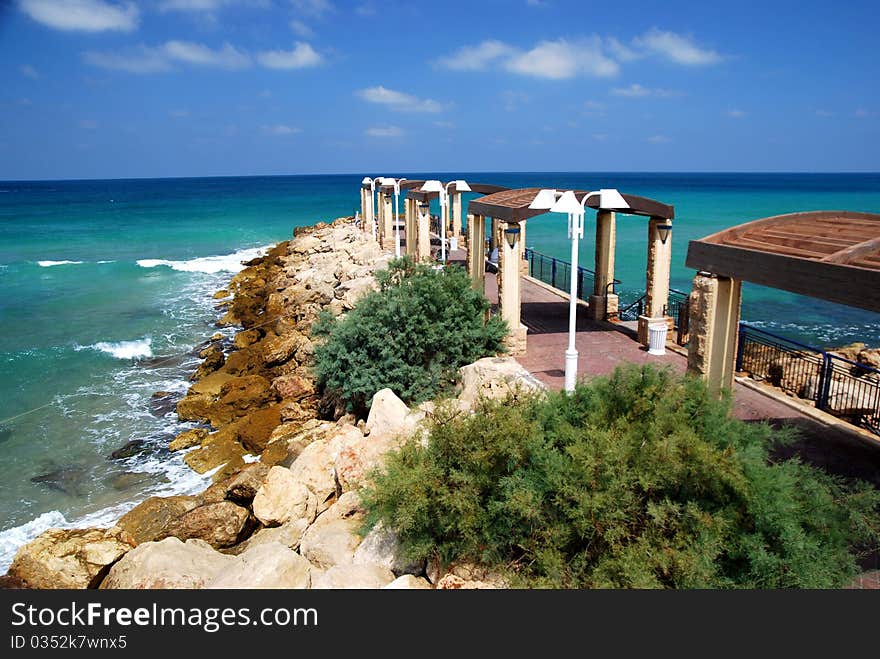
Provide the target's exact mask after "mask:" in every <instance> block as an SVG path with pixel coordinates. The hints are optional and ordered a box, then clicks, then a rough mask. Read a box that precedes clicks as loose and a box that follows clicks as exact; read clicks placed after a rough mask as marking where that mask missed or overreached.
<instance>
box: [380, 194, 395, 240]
mask: <svg viewBox="0 0 880 659" xmlns="http://www.w3.org/2000/svg"><path fill="white" fill-rule="evenodd" d="M394 220H395V218H394V195H391V197H386V196H385V195H384V194H383V195H382V249H394Z"/></svg>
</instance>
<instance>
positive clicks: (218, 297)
mask: <svg viewBox="0 0 880 659" xmlns="http://www.w3.org/2000/svg"><path fill="white" fill-rule="evenodd" d="M213 297H214V299H215V300H222V299H223V298H226V297H229V291H227V290H226V289H225V288H221V289H220V290H219V291H217V292H216V293H214V295H213ZM221 336H222V334H221Z"/></svg>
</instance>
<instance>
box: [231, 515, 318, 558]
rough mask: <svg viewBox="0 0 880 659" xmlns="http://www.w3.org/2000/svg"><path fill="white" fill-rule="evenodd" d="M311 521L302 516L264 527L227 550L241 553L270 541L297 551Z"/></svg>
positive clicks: (232, 552)
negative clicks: (279, 524)
mask: <svg viewBox="0 0 880 659" xmlns="http://www.w3.org/2000/svg"><path fill="white" fill-rule="evenodd" d="M310 523H311V522H310V521H309V520H308V519H307V518H305V517H301V518H298V519H292V520H290V521H288V522H286V523H284V524H282V525H281V526H273V527H267V528H262V529H260V530H259V531H257V532H256V533H254V534H253V535H252V536H251V537H250V538H248V539H247V540H245V541H244V542H242V543H240V544H238V545H236V546H234V547H230V548H229V549H228V550H226V551H227V553H230V554H240V553H242V552H245V551H247V550H248V549H250V548H251V547H256V546H257V545H264V544H266V543H269V542H280V543H281V544H282V545H284V546H285V547H288V548H289V549H293V550H294V551H295V550H297V549H299V544H300V542H301V541H302V537H303V533H305V531H306V529H307V528H308V527H309V524H310Z"/></svg>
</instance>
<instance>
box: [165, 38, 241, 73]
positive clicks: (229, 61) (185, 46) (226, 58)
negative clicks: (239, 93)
mask: <svg viewBox="0 0 880 659" xmlns="http://www.w3.org/2000/svg"><path fill="white" fill-rule="evenodd" d="M162 50H163V52H164V53H165V54H166V55H167V57H168V58H169V59H172V60H175V61H179V62H185V63H187V64H196V65H199V66H214V67H218V68H221V69H231V70H234V69H243V68H246V67H248V66H250V64H251V58H250V57H249V56H248V55H247V54H246V53H244V52H242V51H240V50H238V49H237V48H235V47H234V46H232V45H230V44H228V43H224V44H223V47H222V48H218V49H217V50H212V49H211V48H208V47H207V46H204V45H202V44H200V43H194V42H192V41H168V42H166V43H165V45H164V46H162Z"/></svg>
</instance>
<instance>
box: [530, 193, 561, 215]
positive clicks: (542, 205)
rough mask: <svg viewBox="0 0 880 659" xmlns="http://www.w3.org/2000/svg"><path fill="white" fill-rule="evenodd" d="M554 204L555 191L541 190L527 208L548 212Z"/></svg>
mask: <svg viewBox="0 0 880 659" xmlns="http://www.w3.org/2000/svg"><path fill="white" fill-rule="evenodd" d="M555 203H556V190H548V189H544V190H541V191H540V192H539V193H538V194H537V195H535V198H534V199H532V203H530V204H529V208H531V209H532V210H541V211H549V210H550V209H551V208H553V204H555Z"/></svg>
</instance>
